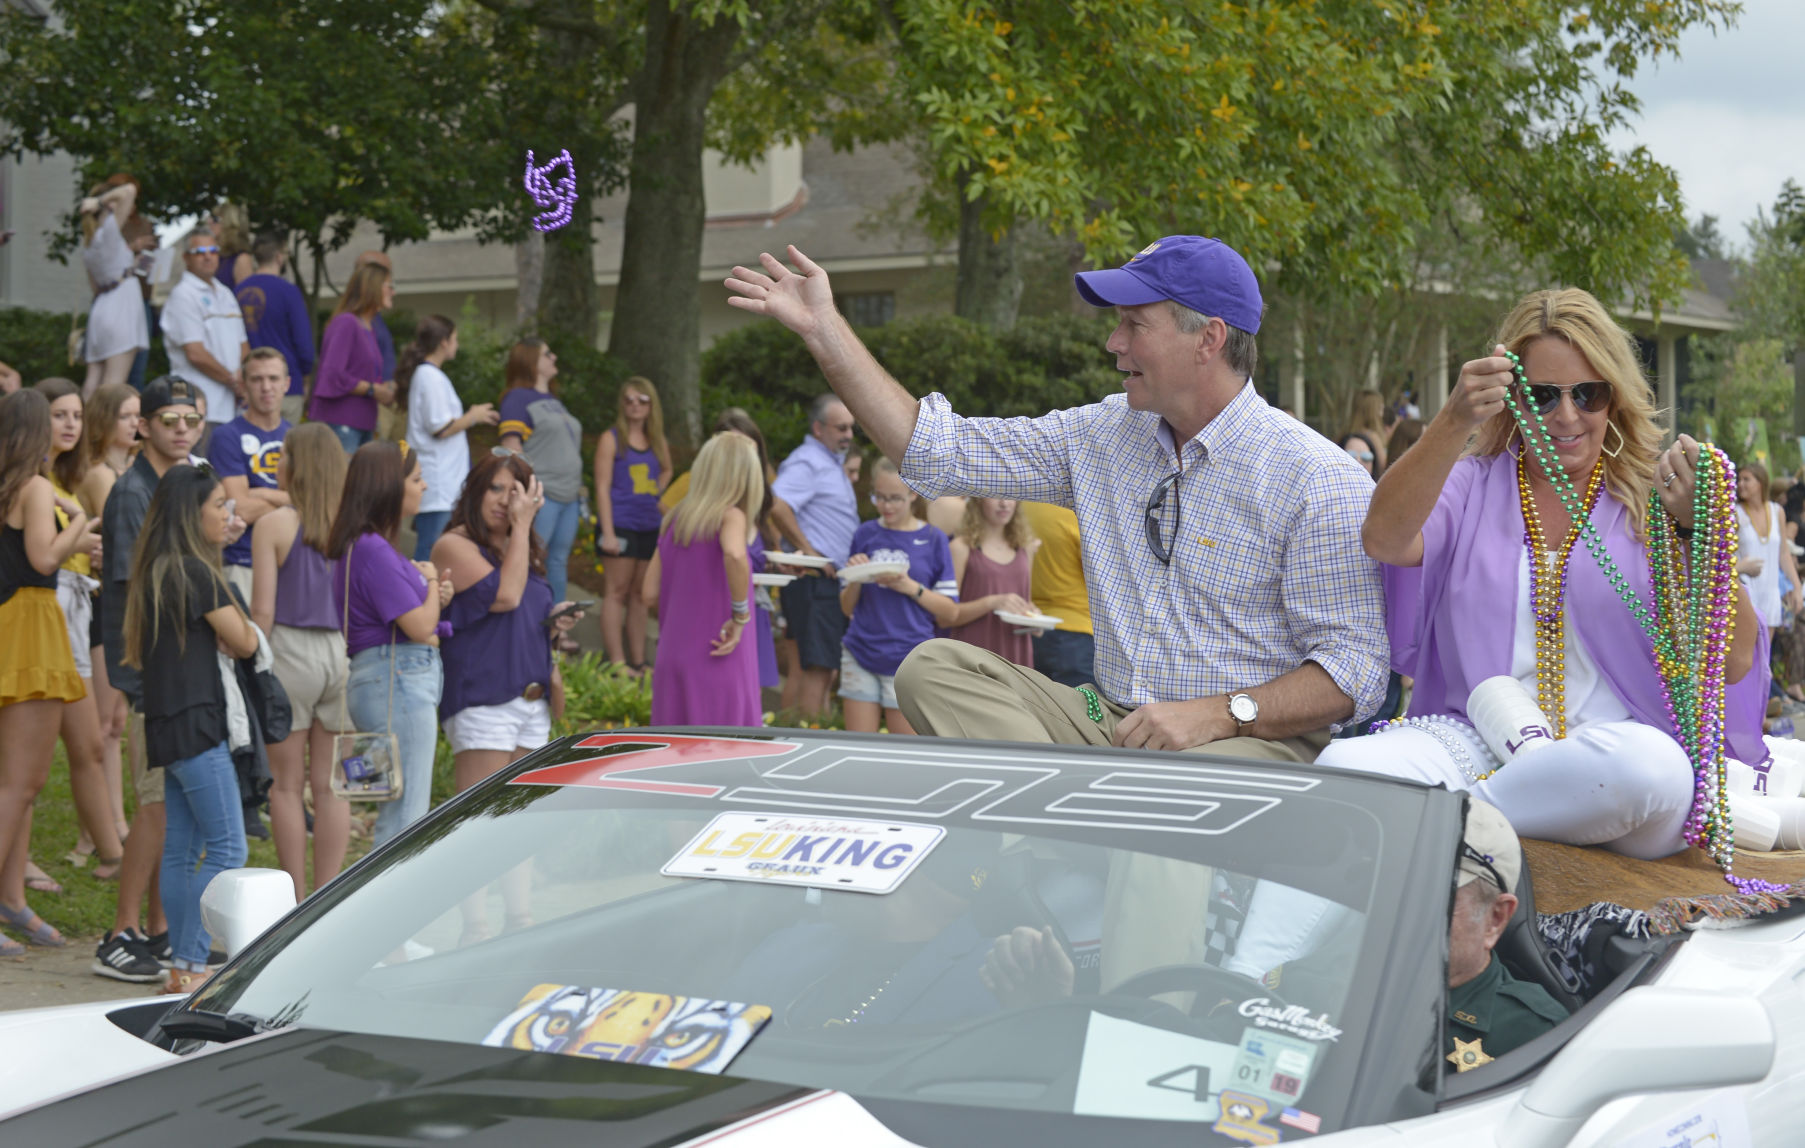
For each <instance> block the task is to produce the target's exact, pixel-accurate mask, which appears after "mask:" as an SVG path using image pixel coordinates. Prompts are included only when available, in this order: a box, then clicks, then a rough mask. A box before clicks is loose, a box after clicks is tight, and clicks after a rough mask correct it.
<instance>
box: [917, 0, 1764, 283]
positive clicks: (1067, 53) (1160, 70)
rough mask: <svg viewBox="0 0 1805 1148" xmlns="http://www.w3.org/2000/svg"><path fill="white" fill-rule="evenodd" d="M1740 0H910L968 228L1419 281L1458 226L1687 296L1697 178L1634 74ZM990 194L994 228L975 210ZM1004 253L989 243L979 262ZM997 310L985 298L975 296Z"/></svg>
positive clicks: (1545, 257)
mask: <svg viewBox="0 0 1805 1148" xmlns="http://www.w3.org/2000/svg"><path fill="white" fill-rule="evenodd" d="M1735 10H1736V6H1735V4H1734V3H1733V2H1732V0H1635V2H1630V0H1612V2H1609V3H1604V4H1596V3H1580V2H1574V0H1517V2H1515V3H1509V4H1501V3H1497V2H1495V0H1402V2H1399V0H1378V2H1353V0H1299V2H1294V3H1275V2H1271V0H1245V2H1233V0H1221V2H1215V3H1208V4H1186V3H1180V2H1178V0H1057V2H1055V0H1013V2H1009V0H1005V2H999V3H993V4H989V5H985V6H973V5H970V4H969V3H967V0H895V2H894V3H893V4H891V5H890V6H889V11H890V12H891V13H892V16H893V20H894V24H895V27H896V30H897V36H898V38H899V41H900V43H901V44H902V50H901V51H900V53H899V67H898V71H899V81H900V83H901V85H902V87H903V89H904V91H905V93H906V96H907V99H908V100H909V101H911V102H912V104H913V105H914V107H915V108H916V109H917V110H918V111H919V113H920V115H921V120H922V124H921V128H920V136H921V138H922V139H923V141H924V146H925V149H926V152H927V155H928V157H929V158H928V165H929V167H930V169H931V170H932V172H933V173H934V174H935V176H936V177H937V180H936V183H935V185H934V187H933V189H932V191H931V194H930V195H929V196H928V197H927V198H926V199H925V201H924V203H923V211H924V214H925V215H926V217H927V218H928V220H929V221H930V222H931V223H934V224H936V225H937V226H938V229H939V231H940V233H941V234H943V235H951V234H954V233H957V234H959V235H960V236H961V240H962V242H961V256H962V263H964V262H966V261H965V259H964V256H965V254H966V249H967V247H968V246H969V245H970V243H971V242H972V239H971V237H972V236H973V235H974V234H975V235H977V236H979V237H980V238H981V237H985V236H988V237H989V238H990V239H991V240H993V241H994V240H996V239H997V238H998V237H1003V236H1006V235H1007V234H1008V233H1009V231H1010V230H1011V229H1012V228H1014V227H1016V226H1018V225H1019V224H1020V223H1021V222H1023V221H1028V220H1033V221H1039V222H1042V223H1044V224H1046V225H1047V226H1048V227H1049V228H1051V229H1052V230H1053V231H1054V232H1056V233H1059V234H1069V235H1075V236H1077V237H1078V238H1080V239H1081V240H1082V241H1083V243H1084V245H1085V247H1086V249H1087V250H1088V252H1089V253H1090V254H1091V256H1092V257H1093V258H1095V259H1097V260H1113V259H1117V258H1119V257H1121V256H1123V255H1125V254H1127V253H1129V252H1132V251H1133V250H1135V249H1136V248H1138V247H1139V246H1141V245H1142V244H1143V243H1145V242H1146V240H1147V239H1148V238H1150V237H1151V236H1153V235H1157V234H1160V233H1164V232H1171V231H1180V230H1182V231H1197V232H1201V233H1204V234H1211V235H1216V236H1219V237H1221V238H1223V239H1225V240H1227V241H1228V242H1230V243H1231V244H1233V245H1234V246H1236V247H1237V248H1238V249H1240V250H1241V251H1243V252H1244V253H1245V254H1247V255H1248V257H1249V259H1250V260H1251V261H1252V263H1253V265H1254V266H1255V267H1257V268H1264V269H1265V271H1266V275H1265V277H1266V278H1267V279H1268V281H1269V282H1271V283H1272V284H1273V286H1274V287H1275V288H1278V289H1280V290H1287V291H1293V292H1297V293H1308V294H1315V295H1327V294H1337V293H1339V294H1355V295H1360V294H1371V293H1373V292H1376V291H1379V290H1381V289H1383V288H1385V287H1387V286H1388V285H1395V284H1398V283H1400V282H1407V281H1409V280H1411V279H1412V278H1414V276H1415V274H1416V272H1417V270H1418V269H1417V268H1416V267H1415V266H1414V261H1415V259H1416V258H1417V256H1418V253H1419V248H1420V246H1421V243H1420V241H1421V239H1422V237H1423V236H1424V235H1425V234H1426V233H1427V232H1429V231H1430V230H1431V229H1432V228H1433V227H1435V226H1437V225H1438V224H1439V225H1441V226H1444V227H1447V228H1450V229H1452V230H1455V231H1457V232H1458V233H1459V234H1460V235H1461V236H1462V237H1463V238H1464V239H1465V240H1466V242H1468V243H1471V244H1474V245H1477V246H1479V247H1482V248H1484V249H1486V250H1488V251H1490V252H1492V253H1493V254H1494V257H1495V258H1498V259H1500V260H1502V261H1506V262H1508V263H1510V264H1512V265H1513V266H1515V267H1517V268H1518V269H1520V270H1521V271H1522V272H1523V273H1524V275H1525V277H1527V278H1545V279H1550V280H1554V281H1560V282H1568V283H1574V284H1578V285H1582V286H1586V287H1588V288H1590V289H1592V290H1594V291H1595V292H1598V293H1599V294H1601V295H1604V296H1606V297H1614V296H1617V295H1619V294H1626V293H1627V294H1630V295H1633V296H1635V297H1637V298H1639V299H1644V300H1655V301H1658V300H1660V299H1663V298H1672V297H1674V296H1675V295H1676V293H1677V291H1678V289H1679V287H1680V286H1681V285H1682V284H1683V282H1684V278H1683V276H1684V263H1683V260H1681V259H1680V258H1679V257H1678V256H1677V255H1676V253H1675V252H1674V250H1673V246H1672V240H1671V237H1672V235H1673V233H1674V232H1675V231H1676V230H1677V229H1680V228H1682V227H1683V226H1684V219H1683V217H1682V216H1681V215H1680V207H1679V195H1678V187H1677V184H1676V182H1675V180H1674V176H1673V174H1672V172H1671V171H1669V170H1668V169H1667V168H1665V167H1662V166H1661V165H1659V164H1657V163H1655V162H1654V160H1653V159H1652V158H1651V157H1650V156H1649V155H1648V154H1647V152H1646V151H1645V150H1643V149H1640V148H1638V149H1633V150H1631V151H1630V152H1628V153H1625V154H1613V153H1612V151H1611V149H1610V148H1609V146H1608V145H1607V143H1606V142H1605V141H1606V137H1607V135H1608V134H1609V132H1610V131H1611V130H1612V129H1613V128H1615V127H1618V126H1620V125H1622V124H1623V123H1624V122H1625V117H1626V115H1628V114H1629V113H1630V112H1632V111H1633V110H1634V109H1635V108H1636V102H1635V98H1634V96H1633V95H1631V94H1630V93H1629V92H1628V91H1627V90H1626V89H1625V88H1624V87H1623V86H1622V82H1623V81H1624V80H1626V79H1628V78H1629V77H1631V76H1633V75H1634V73H1635V71H1636V68H1637V66H1638V65H1639V63H1640V62H1641V61H1643V60H1644V59H1647V58H1651V57H1656V56H1659V55H1662V54H1666V53H1671V52H1672V51H1673V50H1674V48H1675V45H1676V44H1677V42H1678V37H1679V35H1680V34H1681V32H1682V31H1684V30H1685V29H1686V28H1688V27H1692V26H1695V25H1699V24H1707V25H1711V26H1721V25H1722V24H1724V23H1725V22H1726V21H1727V20H1728V19H1729V18H1730V17H1731V16H1732V15H1733V13H1734V12H1735ZM973 204H978V205H981V212H982V227H980V228H977V229H973V228H970V227H963V228H962V227H961V226H960V224H961V223H962V222H966V220H964V219H962V218H961V214H962V212H968V211H969V209H970V207H971V205H973ZM971 262H972V264H973V265H974V266H980V267H981V266H983V265H984V264H985V262H986V260H985V259H984V258H982V257H980V258H978V259H976V260H973V261H971ZM972 310H977V311H979V312H982V310H983V309H982V308H981V307H978V308H972V309H968V310H967V311H966V313H972Z"/></svg>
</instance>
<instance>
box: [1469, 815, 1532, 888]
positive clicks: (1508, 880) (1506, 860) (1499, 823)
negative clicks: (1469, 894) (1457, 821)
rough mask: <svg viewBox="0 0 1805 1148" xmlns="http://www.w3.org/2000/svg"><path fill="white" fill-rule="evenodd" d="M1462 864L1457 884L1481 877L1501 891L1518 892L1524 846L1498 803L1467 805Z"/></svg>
mask: <svg viewBox="0 0 1805 1148" xmlns="http://www.w3.org/2000/svg"><path fill="white" fill-rule="evenodd" d="M1461 845H1462V849H1461V851H1460V867H1459V869H1458V876H1457V879H1456V880H1455V882H1454V884H1455V885H1456V886H1457V887H1458V886H1461V885H1465V884H1467V883H1469V882H1471V881H1474V880H1477V879H1479V878H1482V877H1483V878H1484V879H1485V880H1487V881H1489V882H1491V883H1492V884H1494V885H1496V884H1498V882H1499V881H1503V882H1504V884H1503V885H1502V886H1501V887H1500V888H1499V892H1501V893H1515V892H1516V891H1517V877H1518V875H1519V874H1521V873H1522V871H1523V847H1522V846H1521V845H1520V844H1518V843H1517V831H1516V830H1514V829H1512V828H1511V827H1510V819H1509V818H1507V817H1505V816H1504V814H1503V813H1501V812H1499V810H1498V807H1497V806H1495V805H1487V804H1486V803H1485V802H1483V801H1478V800H1474V801H1471V802H1469V803H1468V804H1467V828H1466V833H1465V834H1464V835H1463V836H1462V838H1461Z"/></svg>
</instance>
